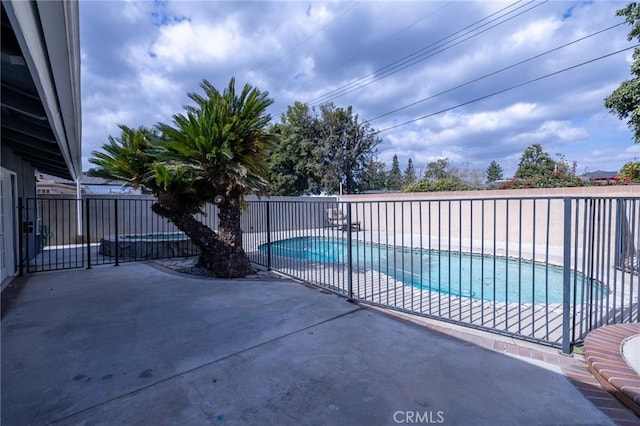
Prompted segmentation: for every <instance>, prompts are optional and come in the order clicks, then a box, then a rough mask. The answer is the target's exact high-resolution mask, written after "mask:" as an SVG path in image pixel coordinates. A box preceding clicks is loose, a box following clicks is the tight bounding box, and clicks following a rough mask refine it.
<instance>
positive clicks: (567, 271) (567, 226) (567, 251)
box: [562, 197, 572, 355]
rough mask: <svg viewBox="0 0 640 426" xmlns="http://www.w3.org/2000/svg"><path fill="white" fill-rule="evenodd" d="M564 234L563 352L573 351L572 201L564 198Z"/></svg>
mask: <svg viewBox="0 0 640 426" xmlns="http://www.w3.org/2000/svg"><path fill="white" fill-rule="evenodd" d="M563 201H564V228H563V229H564V236H563V239H562V243H563V246H564V247H563V248H564V250H563V255H562V352H563V353H564V354H567V355H568V354H570V353H571V343H572V342H571V337H570V335H571V329H570V326H571V324H570V322H571V311H570V309H571V299H570V294H571V201H572V199H571V198H569V197H565V198H564V200H563Z"/></svg>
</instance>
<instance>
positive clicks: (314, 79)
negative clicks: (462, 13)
mask: <svg viewBox="0 0 640 426" xmlns="http://www.w3.org/2000/svg"><path fill="white" fill-rule="evenodd" d="M453 2H454V0H449V1H448V2H446V3H445V4H443V5H442V6H440V7H438V8H437V9H436V10H433V11H430V12H429V13H428V14H427V15H424V16H422V17H421V18H420V19H418V20H417V21H414V22H412V23H411V24H409V25H407V26H405V27H403V28H402V29H401V30H399V31H396V32H394V33H393V34H391V35H390V36H388V37H386V38H385V39H383V40H381V41H379V42H378V43H376V44H374V45H373V46H369V47H368V48H366V49H364V50H362V51H360V52H359V53H358V54H356V55H354V56H352V57H351V58H349V59H347V60H345V61H343V62H341V63H339V64H338V65H336V68H337V67H342V66H343V65H346V64H348V63H349V62H352V61H353V60H354V59H356V58H359V57H360V56H362V55H363V54H364V52H367V51H369V50H372V49H374V48H376V47H378V46H381V45H382V44H384V43H386V42H387V41H389V40H391V39H392V38H394V37H396V36H398V35H399V34H402V33H403V32H405V31H407V30H408V29H409V28H411V27H413V26H415V25H417V24H419V23H420V22H422V21H424V20H425V19H427V18H430V17H432V16H434V15H435V14H437V13H438V12H440V11H441V10H442V9H444V8H445V7H447V6H449V5H450V4H452V3H453ZM324 75H326V74H321V75H319V76H316V77H315V78H312V79H311V80H309V81H306V82H305V83H303V84H302V86H301V87H305V86H307V85H309V84H310V83H313V82H314V81H316V80H317V79H319V78H320V77H322V76H324Z"/></svg>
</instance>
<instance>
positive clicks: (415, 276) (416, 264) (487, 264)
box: [259, 237, 606, 303]
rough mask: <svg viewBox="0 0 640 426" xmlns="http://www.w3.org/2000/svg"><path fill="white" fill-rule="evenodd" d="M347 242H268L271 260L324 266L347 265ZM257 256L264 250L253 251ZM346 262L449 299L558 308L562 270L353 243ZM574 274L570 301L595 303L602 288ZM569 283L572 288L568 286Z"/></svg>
mask: <svg viewBox="0 0 640 426" xmlns="http://www.w3.org/2000/svg"><path fill="white" fill-rule="evenodd" d="M347 248H348V246H347V242H346V241H344V240H330V239H327V238H323V237H299V238H291V239H287V240H280V241H275V242H272V243H271V255H272V256H279V257H285V258H291V259H301V260H309V261H317V262H328V263H346V262H347ZM259 250H260V251H261V252H263V253H266V251H267V245H266V244H263V245H261V246H260V247H259ZM352 261H353V263H354V265H357V266H358V267H360V268H363V267H364V268H367V269H372V270H374V271H379V272H381V273H384V274H386V275H389V276H391V277H393V278H395V279H397V280H399V281H401V282H403V283H405V284H407V285H411V286H414V287H417V288H421V289H429V290H434V291H439V292H441V293H447V294H452V295H455V296H463V297H469V298H472V299H483V300H490V301H498V302H505V301H508V302H516V303H562V283H563V272H562V269H561V268H559V267H555V266H548V267H547V266H545V265H542V264H538V263H533V262H527V261H518V260H517V259H507V258H501V257H490V256H481V255H471V254H465V253H456V252H450V251H435V250H420V249H415V250H411V249H403V248H398V247H391V246H385V245H378V244H371V243H362V242H353V243H352ZM589 282H590V281H589V280H587V279H586V278H585V277H583V276H582V275H579V274H573V273H572V274H571V283H572V291H571V301H572V303H573V296H574V295H573V287H576V288H577V294H576V296H577V297H576V302H577V303H580V302H581V301H582V299H583V297H582V295H583V293H585V294H587V293H589V294H588V296H589V297H591V298H601V297H602V296H603V295H604V294H605V291H606V290H605V289H604V288H603V287H602V286H601V285H597V284H592V286H593V291H591V290H590V289H589ZM574 284H575V285H574Z"/></svg>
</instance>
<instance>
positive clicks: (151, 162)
mask: <svg viewBox="0 0 640 426" xmlns="http://www.w3.org/2000/svg"><path fill="white" fill-rule="evenodd" d="M201 87H202V89H203V90H204V92H205V93H204V96H201V95H198V94H195V93H191V94H189V97H190V98H191V99H192V100H194V101H195V105H194V106H189V107H186V108H185V112H184V113H183V114H177V115H175V116H174V117H173V125H167V124H158V125H157V126H156V130H157V134H156V133H155V132H151V131H149V130H146V129H143V128H140V129H137V130H134V129H129V128H127V127H125V126H121V129H122V132H123V133H122V136H121V137H120V138H119V139H116V138H111V137H110V138H109V144H106V145H104V146H103V150H104V152H94V153H93V158H92V159H91V160H90V161H91V162H92V163H94V164H96V165H98V166H99V169H98V170H97V171H94V173H93V174H94V175H97V176H103V177H109V178H112V179H121V180H124V181H126V182H128V183H130V184H131V185H134V186H138V185H144V186H146V187H147V188H149V189H151V190H152V191H153V193H154V195H155V196H156V202H155V203H154V204H153V207H152V209H153V211H154V212H156V213H157V214H160V215H162V216H164V217H166V218H168V219H170V220H171V221H172V222H173V223H174V224H175V225H176V226H177V227H178V228H179V229H180V230H182V231H183V232H185V234H187V235H188V236H189V237H190V238H191V239H192V241H193V242H194V243H195V244H196V245H197V246H198V247H199V248H200V250H201V256H200V259H199V264H200V265H201V266H204V267H207V268H209V269H211V270H213V272H214V273H215V274H216V275H218V276H221V277H242V276H246V275H247V274H248V273H250V272H251V271H252V268H251V265H250V262H249V260H248V258H247V256H246V254H245V252H244V250H243V248H242V230H241V228H240V216H241V213H242V208H243V206H244V204H245V200H244V197H245V196H246V195H247V194H249V193H258V194H259V193H262V192H263V191H264V190H265V188H266V177H265V176H266V166H265V156H266V152H265V151H266V149H267V148H268V147H269V146H270V145H271V143H272V142H273V140H274V135H272V134H271V133H269V132H268V131H267V130H266V128H267V127H266V126H267V124H268V122H269V121H270V116H269V115H268V114H266V109H267V108H268V106H269V105H271V103H272V102H273V101H272V100H271V99H270V98H268V94H267V93H266V92H260V91H259V90H258V89H256V88H253V87H251V86H250V85H245V86H244V88H243V89H242V91H241V92H240V93H239V94H236V92H235V80H234V79H231V81H230V83H229V86H228V87H227V88H226V89H225V91H224V92H223V93H220V92H219V91H218V90H216V89H215V87H213V86H212V85H211V84H210V83H209V82H207V81H206V80H205V81H203V82H202V84H201ZM207 202H215V203H216V204H217V205H218V216H219V219H220V220H219V228H218V232H217V233H215V232H214V231H213V230H211V229H210V228H209V227H207V226H206V225H204V224H203V223H201V222H199V221H197V220H196V219H195V218H194V216H193V214H194V213H197V212H199V211H200V210H201V208H202V207H203V205H204V204H205V203H207Z"/></svg>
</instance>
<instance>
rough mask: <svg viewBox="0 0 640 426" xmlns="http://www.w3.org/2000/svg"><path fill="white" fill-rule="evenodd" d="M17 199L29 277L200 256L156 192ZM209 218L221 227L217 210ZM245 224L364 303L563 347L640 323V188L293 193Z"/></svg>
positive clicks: (281, 261)
mask: <svg viewBox="0 0 640 426" xmlns="http://www.w3.org/2000/svg"><path fill="white" fill-rule="evenodd" d="M19 201H20V202H19V209H20V212H19V215H20V216H19V217H21V218H22V221H21V222H20V228H21V230H20V233H21V235H22V236H23V238H21V239H20V242H21V246H20V249H19V251H20V253H23V256H22V261H21V263H20V266H21V269H22V268H26V269H27V271H29V272H38V271H47V270H54V269H67V268H82V267H89V268H90V267H92V266H93V265H97V264H116V265H117V264H119V263H121V262H128V261H140V260H148V259H155V258H163V257H175V256H191V255H195V254H197V249H196V248H195V247H194V245H193V243H191V241H189V240H188V239H187V238H186V237H185V236H184V235H183V234H181V233H180V232H179V230H178V229H176V228H175V227H174V225H173V224H171V223H170V222H169V221H168V220H167V219H165V218H163V217H160V216H158V215H156V214H155V213H153V211H152V210H151V205H152V203H153V199H145V198H140V197H136V196H132V197H122V196H119V197H100V198H96V197H91V198H88V199H85V200H83V201H78V200H75V199H56V198H37V199H26V200H24V202H23V200H19ZM198 219H199V220H201V221H203V222H205V223H206V224H207V225H209V226H210V227H211V228H212V229H214V230H216V229H217V220H218V217H217V211H216V207H215V206H214V205H207V206H206V208H205V210H204V212H203V214H202V215H200V216H199V218H198ZM241 220H242V224H241V227H242V230H243V232H244V235H243V245H244V249H245V251H246V252H247V254H248V255H249V258H250V259H251V261H252V262H254V263H255V264H258V265H263V266H265V267H267V268H269V269H272V270H274V271H278V272H280V273H282V274H285V275H288V276H291V277H294V278H296V279H299V280H302V281H305V282H309V283H312V284H314V285H317V286H320V287H322V288H325V289H327V290H330V291H333V292H335V293H338V294H341V295H344V296H345V297H347V298H349V299H352V300H355V301H358V302H361V303H368V304H372V305H376V306H382V307H385V308H390V309H395V310H399V311H403V312H408V313H412V314H416V315H421V316H425V317H430V318H437V319H439V320H443V321H449V322H454V323H458V324H463V325H465V326H469V327H475V328H479V329H483V330H488V331H491V332H494V333H500V334H505V335H509V336H514V337H517V338H520V339H525V340H531V341H535V342H540V343H544V344H548V345H551V346H558V347H562V349H563V350H564V351H569V350H570V347H571V345H573V344H576V343H580V342H581V341H582V340H583V339H584V337H585V336H586V333H588V332H589V331H590V330H591V329H593V328H596V327H599V326H602V325H604V324H609V323H619V322H637V321H639V320H640V319H639V315H638V308H639V302H638V300H639V297H640V285H639V283H638V280H639V277H638V269H639V254H640V253H639V248H640V197H626V198H625V197H623V198H620V197H617V198H613V197H598V198H586V197H583V198H580V197H569V198H567V197H564V198H561V197H529V198H527V197H512V198H508V197H505V198H496V197H494V198H467V199H431V200H408V199H407V200H397V201H392V200H389V201H345V202H341V201H338V200H337V199H336V198H325V199H321V200H316V199H313V198H294V197H291V198H288V199H284V200H273V199H271V200H263V201H259V200H256V201H250V202H249V203H248V209H247V211H245V212H244V213H243V215H242V218H241Z"/></svg>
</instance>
